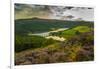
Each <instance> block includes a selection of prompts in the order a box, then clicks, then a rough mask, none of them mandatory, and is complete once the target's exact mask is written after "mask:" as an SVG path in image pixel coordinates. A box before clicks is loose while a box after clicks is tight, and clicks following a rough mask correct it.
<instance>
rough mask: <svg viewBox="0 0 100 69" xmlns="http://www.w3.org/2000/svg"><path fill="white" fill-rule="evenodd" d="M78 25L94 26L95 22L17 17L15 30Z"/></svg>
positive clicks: (28, 30)
mask: <svg viewBox="0 0 100 69" xmlns="http://www.w3.org/2000/svg"><path fill="white" fill-rule="evenodd" d="M78 25H86V26H91V27H93V22H85V21H64V20H50V19H39V18H30V19H17V20H15V32H16V34H28V33H39V32H47V31H51V30H53V29H58V28H71V27H75V26H78Z"/></svg>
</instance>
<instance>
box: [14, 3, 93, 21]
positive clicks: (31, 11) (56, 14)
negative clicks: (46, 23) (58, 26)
mask: <svg viewBox="0 0 100 69" xmlns="http://www.w3.org/2000/svg"><path fill="white" fill-rule="evenodd" d="M34 17H37V18H42V19H58V20H85V21H94V8H91V7H74V6H51V5H34V4H15V19H24V18H34Z"/></svg>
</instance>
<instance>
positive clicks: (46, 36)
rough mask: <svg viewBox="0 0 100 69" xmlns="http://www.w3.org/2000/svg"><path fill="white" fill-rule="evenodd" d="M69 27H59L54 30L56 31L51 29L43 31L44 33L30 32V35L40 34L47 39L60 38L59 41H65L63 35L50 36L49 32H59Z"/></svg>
mask: <svg viewBox="0 0 100 69" xmlns="http://www.w3.org/2000/svg"><path fill="white" fill-rule="evenodd" d="M66 29H68V28H60V29H57V30H54V31H49V32H43V33H35V34H28V35H29V36H32V35H38V36H42V37H45V38H46V39H50V38H51V39H54V40H58V41H64V40H65V38H63V37H59V36H49V34H50V33H51V32H59V31H64V30H66Z"/></svg>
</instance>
